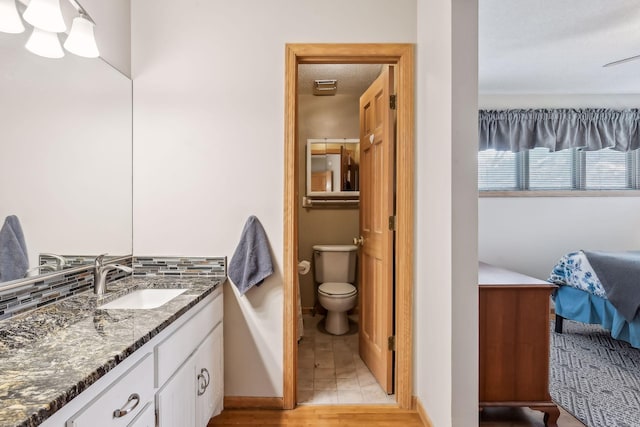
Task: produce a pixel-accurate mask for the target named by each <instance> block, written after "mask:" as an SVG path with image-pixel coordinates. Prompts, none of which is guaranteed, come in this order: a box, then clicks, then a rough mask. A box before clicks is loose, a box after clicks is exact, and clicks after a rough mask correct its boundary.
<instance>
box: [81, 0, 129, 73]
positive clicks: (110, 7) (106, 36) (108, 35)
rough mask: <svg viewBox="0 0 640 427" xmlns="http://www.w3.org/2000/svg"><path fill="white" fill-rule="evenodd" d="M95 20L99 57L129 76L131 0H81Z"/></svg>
mask: <svg viewBox="0 0 640 427" xmlns="http://www.w3.org/2000/svg"><path fill="white" fill-rule="evenodd" d="M81 3H82V6H83V7H84V8H85V9H86V11H87V13H88V14H89V15H91V17H92V18H93V20H94V21H95V22H96V27H95V30H94V32H95V36H96V43H97V44H98V49H99V50H100V57H101V58H102V59H104V60H105V61H106V62H108V63H109V64H111V65H112V66H113V67H115V68H117V69H118V70H120V72H121V73H123V74H124V75H125V76H127V77H131V3H132V1H131V0H109V1H104V0H82V2H81Z"/></svg>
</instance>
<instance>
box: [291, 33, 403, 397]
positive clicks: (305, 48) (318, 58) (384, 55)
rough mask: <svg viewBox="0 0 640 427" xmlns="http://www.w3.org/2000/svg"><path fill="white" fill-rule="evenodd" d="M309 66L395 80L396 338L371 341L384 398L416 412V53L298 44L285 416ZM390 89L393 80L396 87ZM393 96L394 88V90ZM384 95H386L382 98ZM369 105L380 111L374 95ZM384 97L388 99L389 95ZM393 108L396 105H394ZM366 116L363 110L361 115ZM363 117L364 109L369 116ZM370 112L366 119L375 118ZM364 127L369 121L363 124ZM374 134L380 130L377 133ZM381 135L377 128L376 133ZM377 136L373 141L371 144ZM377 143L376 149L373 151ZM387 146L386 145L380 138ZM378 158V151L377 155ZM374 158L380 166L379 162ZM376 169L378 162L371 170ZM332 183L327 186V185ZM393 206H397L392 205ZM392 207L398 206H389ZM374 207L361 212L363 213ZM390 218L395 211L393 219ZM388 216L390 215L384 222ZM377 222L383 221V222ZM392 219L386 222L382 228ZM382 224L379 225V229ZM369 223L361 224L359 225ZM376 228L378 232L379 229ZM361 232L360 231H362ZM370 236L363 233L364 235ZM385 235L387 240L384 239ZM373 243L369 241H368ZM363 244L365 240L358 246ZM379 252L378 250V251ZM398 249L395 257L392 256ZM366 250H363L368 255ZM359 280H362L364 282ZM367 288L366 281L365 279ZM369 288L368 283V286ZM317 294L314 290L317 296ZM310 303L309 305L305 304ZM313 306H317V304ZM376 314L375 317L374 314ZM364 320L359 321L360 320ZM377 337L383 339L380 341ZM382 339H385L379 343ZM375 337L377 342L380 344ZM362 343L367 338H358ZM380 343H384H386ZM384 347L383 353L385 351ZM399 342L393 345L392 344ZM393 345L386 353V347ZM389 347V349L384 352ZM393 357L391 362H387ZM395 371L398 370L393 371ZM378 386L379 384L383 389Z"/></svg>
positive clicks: (392, 267)
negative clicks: (378, 73)
mask: <svg viewBox="0 0 640 427" xmlns="http://www.w3.org/2000/svg"><path fill="white" fill-rule="evenodd" d="M304 64H389V65H392V67H389V68H392V69H393V73H394V74H395V82H396V84H395V90H394V92H395V93H394V95H395V98H394V99H393V102H395V112H394V116H395V142H396V145H395V156H393V152H391V156H390V157H389V159H390V162H391V163H390V164H391V167H390V168H387V173H390V175H388V177H387V179H385V180H384V181H385V182H387V183H389V185H390V187H389V188H390V190H389V191H387V193H389V197H390V198H393V195H394V194H395V200H394V201H395V206H392V207H391V209H392V210H393V212H392V213H391V214H390V216H389V218H388V221H389V224H388V227H389V230H391V232H390V233H387V234H388V235H389V236H391V237H389V238H387V240H388V242H387V243H388V244H389V245H390V247H391V248H392V249H391V252H389V254H390V256H389V258H388V259H387V260H385V261H384V262H383V264H384V265H386V267H385V268H387V269H388V272H389V279H390V281H391V283H393V284H395V288H393V290H392V291H390V294H389V296H390V298H388V300H390V301H388V303H389V304H390V305H391V307H390V310H391V311H390V312H391V313H392V318H391V319H390V321H389V324H391V325H392V326H391V328H394V329H395V330H394V331H393V329H392V331H393V332H392V335H391V336H386V331H382V330H378V327H377V326H375V328H374V329H375V330H374V329H371V330H369V331H368V332H367V333H368V335H369V338H371V341H372V342H374V344H375V345H373V346H372V348H373V349H374V350H376V349H377V350H378V351H379V353H380V354H381V355H383V356H385V357H387V359H386V360H389V361H390V362H389V369H388V371H389V372H391V371H393V372H394V374H395V378H394V381H393V384H392V385H390V386H389V387H387V390H391V389H393V390H395V402H396V403H397V405H398V406H399V407H401V408H411V407H412V396H411V392H412V385H411V376H412V366H411V359H412V329H411V326H412V298H411V295H412V286H413V277H412V276H413V250H412V248H413V127H414V124H413V45H410V44H350V45H344V44H316V45H313V44H311V45H309V44H293V45H287V52H286V74H285V78H286V99H285V171H286V173H285V221H284V223H285V224H284V225H285V236H284V248H285V249H284V260H285V261H284V263H285V265H284V276H285V284H284V316H285V318H284V393H283V394H284V396H283V397H284V400H283V406H284V408H285V409H292V408H294V407H295V405H296V401H297V393H296V391H297V390H296V388H297V387H296V385H297V377H298V375H297V372H298V369H297V368H298V327H299V326H298V320H299V319H298V309H297V308H298V297H299V282H298V258H299V256H300V254H299V231H298V230H299V217H298V214H299V210H300V209H301V208H302V203H301V200H302V198H301V197H299V189H300V188H301V187H302V186H301V185H300V184H301V183H300V181H301V178H300V173H299V172H300V171H301V169H304V167H303V165H304V163H302V162H301V161H300V159H301V158H304V157H303V154H304V153H301V150H300V140H299V138H300V117H299V114H300V99H299V96H298V73H299V65H304ZM392 81H393V80H392ZM391 87H392V88H393V87H394V85H393V84H392V85H391ZM380 93H382V92H380ZM372 96H374V98H372V100H373V101H372V102H370V104H371V105H373V104H375V103H376V102H375V99H377V98H375V96H376V95H375V94H374V95H372ZM387 96H389V93H388V92H387ZM389 102H391V98H390V99H389ZM361 110H362V107H361ZM364 110H366V108H365V109H364ZM378 116H380V115H379V114H377V113H375V112H373V113H371V114H369V115H368V116H367V113H366V111H365V116H364V117H370V118H373V117H378ZM362 117H363V116H362V113H361V120H360V122H361V123H364V122H368V121H372V120H369V119H366V118H365V119H362ZM374 127H375V126H374ZM374 127H371V129H369V130H366V129H365V131H364V133H363V131H362V129H361V132H360V133H359V136H360V137H362V135H367V136H368V138H367V139H368V140H369V138H370V144H371V147H377V146H378V139H379V138H378V136H379V135H380V134H381V133H380V132H379V131H378V130H374ZM376 129H377V128H376ZM374 136H375V138H374ZM374 139H375V141H376V142H375V144H374ZM383 139H384V138H383ZM373 151H375V150H373ZM371 157H372V158H374V159H375V158H377V157H376V156H375V155H374V156H371ZM373 163H375V162H373ZM329 181H330V180H327V181H326V183H327V185H328V183H329ZM390 200H392V199H390ZM391 205H393V203H391ZM368 209H370V207H366V206H365V207H364V208H361V213H362V212H366V211H367V210H368ZM389 212H391V211H389ZM385 215H386V214H385ZM378 219H379V218H378ZM386 221H387V218H386V216H385V217H384V222H385V226H387V222H386ZM378 222H380V221H378ZM364 223H366V221H364V222H363V221H362V220H361V221H360V225H361V226H362V224H364ZM374 228H375V227H374ZM360 231H362V227H360ZM365 232H366V231H365ZM385 235H386V234H385ZM369 240H371V241H374V240H375V239H374V237H371V239H370V238H369V237H366V238H365V239H364V241H365V242H367V241H369ZM360 241H361V242H362V239H360ZM376 246H379V245H376ZM394 247H395V251H394V250H393V248H394ZM366 248H367V245H366V243H365V244H364V246H363V247H362V249H361V253H365V252H366V250H367V249H366ZM361 279H362V278H361ZM365 280H366V278H365ZM367 283H368V282H367ZM314 291H315V288H314ZM307 299H308V297H307ZM314 305H315V299H314ZM369 312H371V310H370V311H369ZM358 314H361V313H358ZM378 332H380V333H378ZM382 333H384V334H385V336H384V337H382ZM375 335H378V336H375ZM361 336H362V334H361ZM381 338H382V339H381ZM383 341H384V344H385V345H384V346H383V345H382V344H381V343H382V342H383ZM394 341H395V342H394ZM387 344H388V347H387ZM383 347H384V348H383ZM387 353H388V354H387ZM391 363H392V364H393V366H392V365H391ZM378 382H380V381H378Z"/></svg>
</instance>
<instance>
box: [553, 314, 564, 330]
mask: <svg viewBox="0 0 640 427" xmlns="http://www.w3.org/2000/svg"><path fill="white" fill-rule="evenodd" d="M563 320H564V317H562V316H560V315H559V314H556V327H555V331H556V334H561V333H562V321H563Z"/></svg>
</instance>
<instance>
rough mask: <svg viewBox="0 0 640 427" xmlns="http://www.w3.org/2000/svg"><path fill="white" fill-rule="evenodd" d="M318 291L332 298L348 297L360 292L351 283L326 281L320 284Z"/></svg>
mask: <svg viewBox="0 0 640 427" xmlns="http://www.w3.org/2000/svg"><path fill="white" fill-rule="evenodd" d="M318 293H320V294H322V295H325V296H328V297H332V298H346V297H350V296H353V295H355V294H357V293H358V290H357V289H356V287H355V286H353V285H352V284H351V283H340V282H325V283H323V284H321V285H320V286H318Z"/></svg>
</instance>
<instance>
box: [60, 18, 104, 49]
mask: <svg viewBox="0 0 640 427" xmlns="http://www.w3.org/2000/svg"><path fill="white" fill-rule="evenodd" d="M93 27H94V25H93V22H91V21H90V20H88V19H87V18H85V17H84V16H82V15H81V16H78V17H75V18H74V19H73V23H72V24H71V31H69V37H67V40H65V42H64V48H65V49H67V50H68V51H69V52H71V53H75V54H76V55H78V56H84V57H85V58H97V57H98V56H99V55H100V52H99V51H98V46H97V45H96V38H95V35H94V34H93Z"/></svg>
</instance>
